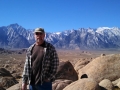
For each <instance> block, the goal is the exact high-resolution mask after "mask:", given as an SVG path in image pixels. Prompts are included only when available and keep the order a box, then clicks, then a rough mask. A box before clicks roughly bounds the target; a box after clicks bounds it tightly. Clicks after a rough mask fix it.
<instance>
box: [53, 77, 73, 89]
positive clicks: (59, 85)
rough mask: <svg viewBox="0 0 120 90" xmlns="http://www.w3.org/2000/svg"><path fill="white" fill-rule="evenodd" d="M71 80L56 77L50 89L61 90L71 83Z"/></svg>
mask: <svg viewBox="0 0 120 90" xmlns="http://www.w3.org/2000/svg"><path fill="white" fill-rule="evenodd" d="M72 82H73V81H72V80H65V79H58V80H55V82H53V84H52V90H63V88H65V87H66V86H67V85H69V84H70V83H72Z"/></svg>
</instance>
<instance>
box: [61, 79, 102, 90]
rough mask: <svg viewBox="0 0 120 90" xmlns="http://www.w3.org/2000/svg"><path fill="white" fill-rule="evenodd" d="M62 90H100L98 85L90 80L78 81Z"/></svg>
mask: <svg viewBox="0 0 120 90" xmlns="http://www.w3.org/2000/svg"><path fill="white" fill-rule="evenodd" d="M63 90H101V89H100V87H99V85H98V83H97V82H96V81H95V80H93V79H90V78H84V79H79V80H77V81H75V82H73V83H71V84H70V85H68V86H66V87H65V88H64V89H63Z"/></svg>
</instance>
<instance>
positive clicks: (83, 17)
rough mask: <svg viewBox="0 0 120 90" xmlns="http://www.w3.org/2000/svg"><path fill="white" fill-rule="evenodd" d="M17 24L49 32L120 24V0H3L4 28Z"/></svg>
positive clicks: (0, 9) (1, 16)
mask: <svg viewBox="0 0 120 90" xmlns="http://www.w3.org/2000/svg"><path fill="white" fill-rule="evenodd" d="M14 23H18V24H19V25H21V26H23V27H24V28H26V29H34V28H36V27H43V28H44V29H45V30H46V32H58V31H64V30H69V29H78V28H89V27H91V28H98V27H120V0H0V27H1V26H7V25H10V24H14Z"/></svg>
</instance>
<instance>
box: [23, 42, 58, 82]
mask: <svg viewBox="0 0 120 90" xmlns="http://www.w3.org/2000/svg"><path fill="white" fill-rule="evenodd" d="M34 45H35V44H33V45H31V46H30V47H29V48H28V50H27V54H26V61H25V65H24V70H23V75H22V76H23V79H22V81H23V83H28V82H29V83H30V81H31V55H32V49H33V47H34ZM58 65H59V59H58V55H57V52H56V50H55V48H54V46H53V45H52V44H50V43H48V42H46V41H45V48H44V58H43V61H42V70H41V76H40V78H41V84H42V82H43V80H45V79H48V80H50V81H53V80H54V79H55V74H56V71H57V68H58Z"/></svg>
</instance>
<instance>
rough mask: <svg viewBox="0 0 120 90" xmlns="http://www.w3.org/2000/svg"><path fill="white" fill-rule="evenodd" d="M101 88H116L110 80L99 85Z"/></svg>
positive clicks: (106, 89)
mask: <svg viewBox="0 0 120 90" xmlns="http://www.w3.org/2000/svg"><path fill="white" fill-rule="evenodd" d="M99 86H101V87H103V88H104V89H105V90H113V89H114V86H113V84H112V82H111V81H110V80H108V79H104V80H102V81H101V82H100V83H99Z"/></svg>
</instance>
